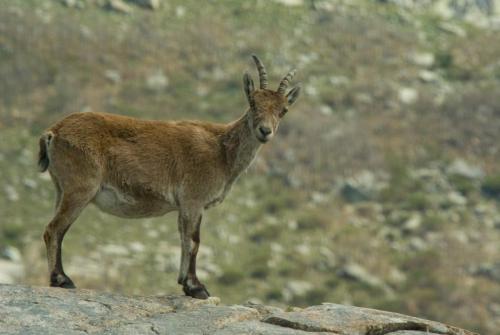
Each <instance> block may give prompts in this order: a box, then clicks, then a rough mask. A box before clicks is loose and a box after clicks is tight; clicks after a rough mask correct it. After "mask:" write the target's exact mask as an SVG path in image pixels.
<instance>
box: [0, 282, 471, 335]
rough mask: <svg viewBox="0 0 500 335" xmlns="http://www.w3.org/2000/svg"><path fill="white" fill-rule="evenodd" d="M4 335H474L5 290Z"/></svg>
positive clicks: (359, 315)
mask: <svg viewBox="0 0 500 335" xmlns="http://www.w3.org/2000/svg"><path fill="white" fill-rule="evenodd" d="M0 329H1V330H2V334H54V335H56V334H219V335H221V334H297V335H298V334H346V335H347V334H349V335H362V334H363V335H364V334H366V335H376V334H390V335H424V334H426V335H432V334H448V335H469V334H473V333H471V332H468V331H466V330H461V329H458V328H454V327H451V326H447V325H445V324H442V323H438V322H434V321H427V320H422V319H418V318H414V317H410V316H405V315H401V314H396V313H390V312H383V311H378V310H373V309H367V308H359V307H352V306H343V305H336V304H330V303H325V304H323V305H319V306H312V307H308V308H305V309H298V308H294V309H293V311H291V312H286V311H284V310H281V309H279V308H276V307H270V306H263V305H255V304H247V305H233V306H223V305H219V299H218V298H215V297H212V298H210V299H208V300H195V299H192V298H189V297H185V296H154V297H127V296H122V295H118V294H110V293H99V292H95V291H90V290H63V289H57V288H45V287H27V286H14V285H0Z"/></svg>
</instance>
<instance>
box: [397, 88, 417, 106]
mask: <svg viewBox="0 0 500 335" xmlns="http://www.w3.org/2000/svg"><path fill="white" fill-rule="evenodd" d="M398 97H399V101H401V102H402V103H404V104H406V105H410V104H413V103H415V102H416V101H417V99H418V91H417V90H416V89H414V88H411V87H401V88H400V89H399V91H398Z"/></svg>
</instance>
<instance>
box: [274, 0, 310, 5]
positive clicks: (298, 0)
mask: <svg viewBox="0 0 500 335" xmlns="http://www.w3.org/2000/svg"><path fill="white" fill-rule="evenodd" d="M274 1H275V2H277V3H280V4H282V5H285V6H302V5H303V4H304V0H274Z"/></svg>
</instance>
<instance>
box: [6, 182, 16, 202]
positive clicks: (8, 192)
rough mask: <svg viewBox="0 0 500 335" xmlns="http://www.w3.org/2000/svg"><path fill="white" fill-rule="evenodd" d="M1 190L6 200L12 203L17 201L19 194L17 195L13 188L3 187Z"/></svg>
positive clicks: (9, 186)
mask: <svg viewBox="0 0 500 335" xmlns="http://www.w3.org/2000/svg"><path fill="white" fill-rule="evenodd" d="M3 190H4V192H5V195H6V196H7V199H9V200H10V201H12V202H14V201H18V200H19V193H17V191H16V189H15V188H14V186H12V185H5V187H4V189H3Z"/></svg>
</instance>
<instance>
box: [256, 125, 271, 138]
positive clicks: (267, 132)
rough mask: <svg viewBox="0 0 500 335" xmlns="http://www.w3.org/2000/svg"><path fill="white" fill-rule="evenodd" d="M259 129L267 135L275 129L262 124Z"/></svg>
mask: <svg viewBox="0 0 500 335" xmlns="http://www.w3.org/2000/svg"><path fill="white" fill-rule="evenodd" d="M259 131H260V133H261V134H262V135H263V136H264V137H266V136H267V135H269V134H271V133H272V132H273V131H272V130H271V128H269V127H266V126H260V127H259Z"/></svg>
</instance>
